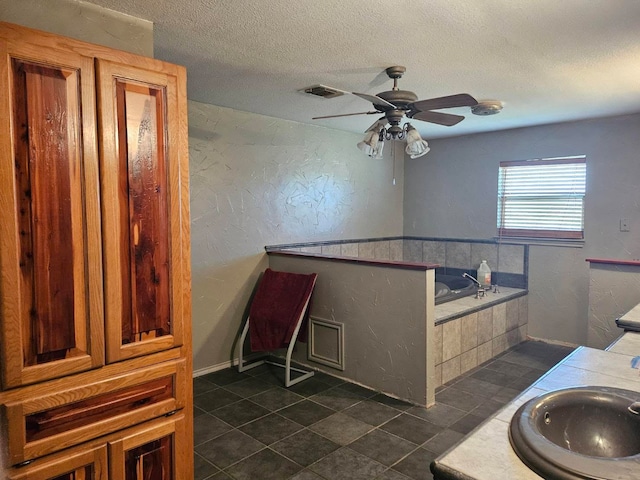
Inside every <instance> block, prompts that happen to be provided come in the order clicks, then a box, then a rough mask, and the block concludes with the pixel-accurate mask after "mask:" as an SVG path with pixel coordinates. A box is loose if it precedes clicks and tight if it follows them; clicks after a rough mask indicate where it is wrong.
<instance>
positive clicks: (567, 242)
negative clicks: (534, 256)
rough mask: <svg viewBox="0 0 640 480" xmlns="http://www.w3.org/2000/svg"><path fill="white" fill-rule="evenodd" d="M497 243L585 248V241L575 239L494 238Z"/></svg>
mask: <svg viewBox="0 0 640 480" xmlns="http://www.w3.org/2000/svg"><path fill="white" fill-rule="evenodd" d="M493 238H494V240H495V241H496V242H497V243H504V242H507V243H510V244H514V243H515V244H522V245H539V246H543V247H567V248H583V247H584V239H583V238H581V239H574V238H536V237H508V236H502V237H493Z"/></svg>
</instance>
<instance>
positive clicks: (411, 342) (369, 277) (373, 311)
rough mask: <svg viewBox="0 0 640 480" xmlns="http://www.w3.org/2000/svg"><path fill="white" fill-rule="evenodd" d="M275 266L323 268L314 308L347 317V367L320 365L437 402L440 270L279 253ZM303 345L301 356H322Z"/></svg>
mask: <svg viewBox="0 0 640 480" xmlns="http://www.w3.org/2000/svg"><path fill="white" fill-rule="evenodd" d="M269 265H270V266H271V268H273V269H275V270H284V271H290V272H297V273H312V272H315V273H317V274H318V279H317V282H316V287H315V290H314V293H313V298H312V302H311V315H313V316H314V317H317V318H322V319H327V320H331V321H335V322H340V323H344V345H345V347H344V351H345V369H344V371H335V370H332V369H331V368H327V367H325V366H323V365H319V364H315V366H316V367H318V368H320V369H321V370H325V371H326V372H328V373H334V374H337V375H338V376H341V377H343V378H347V379H350V380H353V381H356V382H358V383H361V384H363V385H366V386H368V387H370V388H373V389H374V390H376V391H381V392H384V393H387V394H391V395H393V396H395V397H399V398H402V399H404V400H408V401H410V402H412V403H416V404H418V405H427V404H432V403H433V401H434V391H435V378H434V361H433V360H434V359H433V354H434V351H433V348H432V345H433V331H434V326H433V325H434V318H435V317H434V312H433V291H434V288H435V287H434V281H435V280H434V273H435V272H434V270H426V271H425V270H408V269H400V268H393V267H378V266H373V265H364V264H362V263H355V262H335V261H330V260H323V259H317V258H301V257H283V256H278V255H272V256H270V257H269ZM429 301H430V302H431V306H430V307H428V306H427V303H428V302H429ZM297 348H298V351H297V352H296V354H297V355H295V357H296V358H298V359H299V360H300V361H302V362H303V363H307V364H313V363H314V362H312V361H309V360H307V351H306V350H307V349H306V345H304V344H299V345H297ZM429 355H431V357H432V358H431V359H429Z"/></svg>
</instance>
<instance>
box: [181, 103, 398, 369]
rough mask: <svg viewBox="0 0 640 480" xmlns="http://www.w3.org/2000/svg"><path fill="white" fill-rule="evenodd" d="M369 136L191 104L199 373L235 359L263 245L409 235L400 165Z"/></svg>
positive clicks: (263, 263)
mask: <svg viewBox="0 0 640 480" xmlns="http://www.w3.org/2000/svg"><path fill="white" fill-rule="evenodd" d="M360 140H361V135H356V134H353V133H347V132H341V131H338V130H331V129H327V128H323V127H315V126H311V125H303V124H298V123H294V122H289V121H285V120H278V119H275V118H271V117H266V116H262V115H256V114H251V113H245V112H239V111H236V110H231V109H228V108H223V107H216V106H212V105H206V104H202V103H196V102H190V103H189V144H190V170H191V171H190V175H191V219H192V222H191V223H192V224H191V243H192V268H193V271H192V274H193V331H194V344H193V351H194V368H195V369H196V370H198V369H205V368H209V367H212V366H215V365H219V364H221V363H223V362H228V361H229V360H230V359H231V356H232V347H233V343H234V339H235V336H236V334H237V332H238V330H239V328H240V325H241V320H242V319H243V314H244V312H245V308H246V306H247V303H248V301H249V298H250V295H251V292H252V291H253V288H254V286H255V283H256V281H257V279H258V275H259V274H260V273H261V272H262V271H264V269H265V268H266V267H267V266H268V262H267V258H266V255H265V253H264V246H265V245H274V244H281V243H292V242H309V241H316V240H317V241H322V240H339V239H349V238H362V237H385V236H394V235H400V234H401V233H402V197H403V194H402V188H403V181H402V178H403V171H402V161H399V162H398V164H397V165H396V176H397V180H396V185H395V186H394V185H393V184H392V178H393V162H392V160H391V159H390V157H389V155H390V152H389V151H387V152H385V153H386V156H385V158H384V159H381V160H374V159H371V158H369V157H367V156H365V155H363V154H362V153H361V152H360V151H359V150H358V149H357V148H356V143H357V142H358V141H360Z"/></svg>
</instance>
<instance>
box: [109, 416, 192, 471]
mask: <svg viewBox="0 0 640 480" xmlns="http://www.w3.org/2000/svg"><path fill="white" fill-rule="evenodd" d="M185 428H186V427H185V418H184V415H183V414H178V415H175V416H174V417H169V418H166V419H161V420H155V421H152V422H147V423H145V424H143V425H140V426H139V427H137V428H133V429H131V430H128V431H126V432H124V434H123V435H122V438H121V439H119V440H116V441H113V442H110V443H109V471H110V477H109V478H110V479H111V480H181V479H183V478H185V479H186V478H193V472H189V471H188V469H189V468H190V467H189V466H190V465H191V462H189V461H187V458H188V457H189V456H193V451H192V450H189V451H186V449H185V448H182V447H181V444H182V443H183V442H184V439H185V436H186V429H185ZM186 443H188V442H186Z"/></svg>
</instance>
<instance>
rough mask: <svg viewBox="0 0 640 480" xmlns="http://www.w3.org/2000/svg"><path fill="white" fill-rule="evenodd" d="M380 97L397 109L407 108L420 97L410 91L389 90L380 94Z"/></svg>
mask: <svg viewBox="0 0 640 480" xmlns="http://www.w3.org/2000/svg"><path fill="white" fill-rule="evenodd" d="M378 97H380V98H382V99H383V100H386V101H387V102H389V103H393V104H394V105H395V106H396V107H405V106H407V105H408V104H409V103H413V102H415V101H417V100H418V96H417V95H416V94H415V93H413V92H410V91H409V90H387V91H386V92H381V93H379V94H378Z"/></svg>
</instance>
